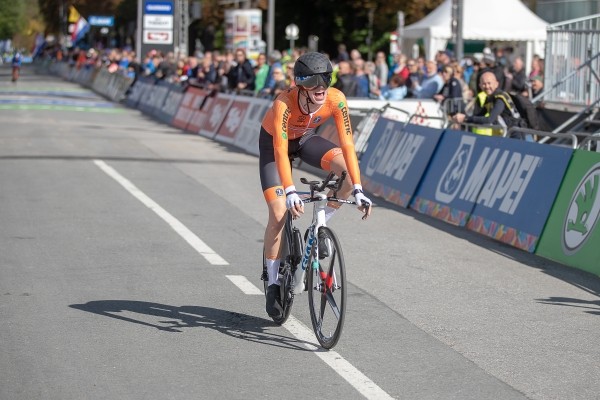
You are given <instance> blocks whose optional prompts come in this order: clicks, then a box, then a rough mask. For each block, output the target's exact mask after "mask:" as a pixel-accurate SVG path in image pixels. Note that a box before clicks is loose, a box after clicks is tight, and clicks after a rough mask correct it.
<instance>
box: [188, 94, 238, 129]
mask: <svg viewBox="0 0 600 400" xmlns="http://www.w3.org/2000/svg"><path fill="white" fill-rule="evenodd" d="M233 99H234V96H232V95H227V94H219V95H218V96H216V97H214V98H209V99H208V100H212V101H206V102H205V103H204V105H203V106H202V110H201V111H202V113H203V114H204V116H205V117H204V118H203V119H202V123H200V124H199V125H200V130H199V131H198V133H199V134H200V135H202V136H206V137H208V138H211V139H212V138H214V137H215V135H216V134H217V132H218V131H219V128H220V127H221V124H222V123H223V121H224V120H225V116H226V115H227V111H229V107H230V106H231V103H233ZM190 125H191V122H190Z"/></svg>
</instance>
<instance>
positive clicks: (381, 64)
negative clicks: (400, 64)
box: [375, 51, 390, 87]
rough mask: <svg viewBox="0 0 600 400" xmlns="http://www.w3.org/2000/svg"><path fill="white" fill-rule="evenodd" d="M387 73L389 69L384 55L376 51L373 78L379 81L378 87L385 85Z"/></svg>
mask: <svg viewBox="0 0 600 400" xmlns="http://www.w3.org/2000/svg"><path fill="white" fill-rule="evenodd" d="M389 73H390V69H389V67H388V65H387V60H386V57H385V53H384V52H383V51H378V52H377V55H376V56H375V76H376V77H377V79H379V87H383V86H385V85H387V82H388V74H389Z"/></svg>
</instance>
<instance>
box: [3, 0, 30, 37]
mask: <svg viewBox="0 0 600 400" xmlns="http://www.w3.org/2000/svg"><path fill="white" fill-rule="evenodd" d="M24 11H25V7H24V3H23V2H21V1H14V0H0V40H5V39H12V38H13V37H14V36H15V35H16V34H17V33H18V32H19V30H20V29H21V27H22V26H23V23H24V20H23V15H24Z"/></svg>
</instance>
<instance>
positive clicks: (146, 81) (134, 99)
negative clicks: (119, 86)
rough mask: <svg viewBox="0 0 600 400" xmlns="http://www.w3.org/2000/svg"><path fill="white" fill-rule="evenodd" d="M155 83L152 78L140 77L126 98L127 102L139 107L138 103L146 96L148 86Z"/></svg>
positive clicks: (133, 106)
mask: <svg viewBox="0 0 600 400" xmlns="http://www.w3.org/2000/svg"><path fill="white" fill-rule="evenodd" d="M152 85H154V80H153V79H152V78H144V77H140V78H138V80H136V81H135V83H134V84H133V86H131V89H130V90H129V93H128V95H127V98H126V99H125V104H126V105H127V106H128V107H131V108H137V105H138V103H139V101H140V99H141V98H142V97H144V93H145V92H146V90H147V89H148V88H151V87H152Z"/></svg>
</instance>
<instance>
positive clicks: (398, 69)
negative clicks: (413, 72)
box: [389, 54, 410, 81]
mask: <svg viewBox="0 0 600 400" xmlns="http://www.w3.org/2000/svg"><path fill="white" fill-rule="evenodd" d="M409 74H410V71H409V70H408V66H407V57H406V56H405V55H404V54H396V55H395V56H394V65H392V68H391V73H390V76H389V77H390V78H391V77H392V75H400V76H401V77H402V79H404V80H405V81H406V80H407V79H408V75H409Z"/></svg>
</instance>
